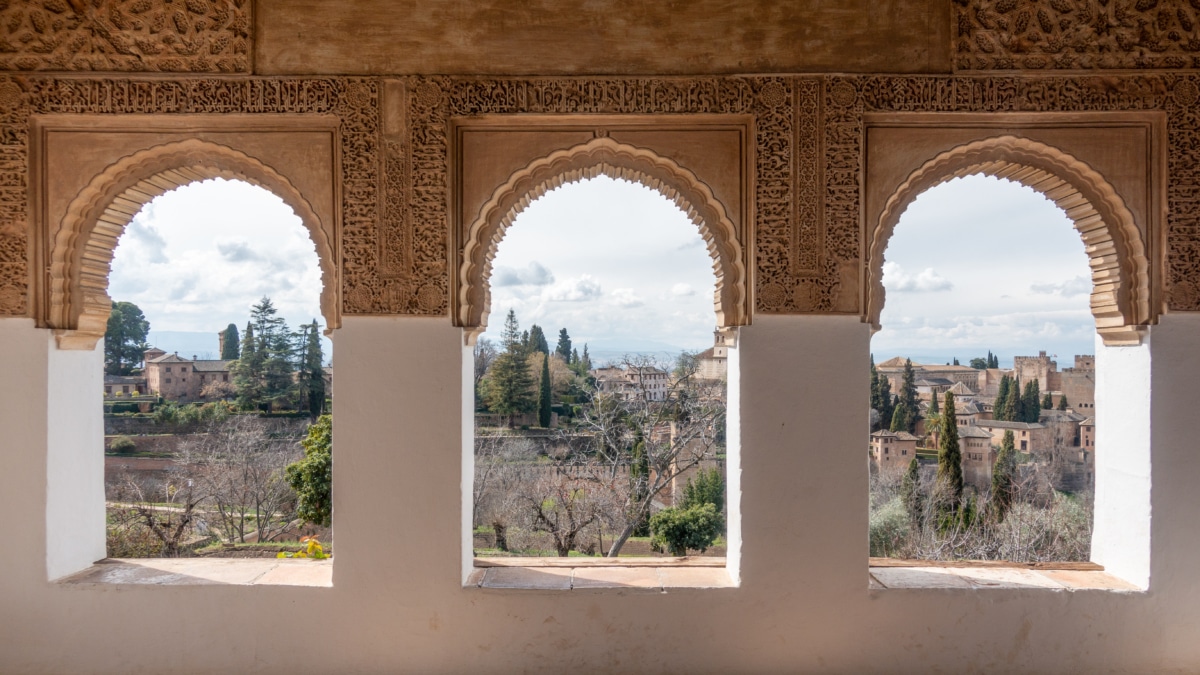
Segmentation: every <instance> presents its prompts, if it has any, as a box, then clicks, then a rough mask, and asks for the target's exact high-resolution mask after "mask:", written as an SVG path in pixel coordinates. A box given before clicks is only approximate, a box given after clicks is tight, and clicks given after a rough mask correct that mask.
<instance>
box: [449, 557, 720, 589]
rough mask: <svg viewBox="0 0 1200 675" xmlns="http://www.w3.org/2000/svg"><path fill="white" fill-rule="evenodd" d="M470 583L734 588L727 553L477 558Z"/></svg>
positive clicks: (482, 585)
mask: <svg viewBox="0 0 1200 675" xmlns="http://www.w3.org/2000/svg"><path fill="white" fill-rule="evenodd" d="M466 585H467V586H468V587H473V588H476V587H477V588H491V589H527V590H542V591H570V590H584V589H598V588H623V589H631V590H642V591H648V592H660V593H661V592H666V591H668V590H671V589H677V588H679V589H682V588H733V587H735V586H736V584H734V583H733V581H732V580H731V579H730V578H729V573H728V572H727V571H726V570H725V558H716V557H684V558H476V559H475V570H474V571H473V572H472V573H471V576H470V578H469V579H468V580H467V584H466Z"/></svg>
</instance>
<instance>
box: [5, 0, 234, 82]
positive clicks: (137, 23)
mask: <svg viewBox="0 0 1200 675" xmlns="http://www.w3.org/2000/svg"><path fill="white" fill-rule="evenodd" d="M252 7H253V2H252V1H251V0H174V1H172V0H27V1H24V2H4V3H0V70H20V71H33V70H59V71H143V72H149V71H160V72H176V73H189V72H191V73H205V72H220V73H246V72H250V69H251V25H252V17H251V10H252Z"/></svg>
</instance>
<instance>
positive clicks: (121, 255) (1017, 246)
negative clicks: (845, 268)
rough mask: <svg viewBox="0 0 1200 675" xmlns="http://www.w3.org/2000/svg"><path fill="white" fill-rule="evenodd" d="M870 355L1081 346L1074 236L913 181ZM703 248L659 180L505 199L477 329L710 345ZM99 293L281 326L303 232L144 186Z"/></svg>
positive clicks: (301, 318) (156, 320)
mask: <svg viewBox="0 0 1200 675" xmlns="http://www.w3.org/2000/svg"><path fill="white" fill-rule="evenodd" d="M884 269H885V274H884V284H885V286H886V288H887V302H886V305H885V307H884V311H883V315H882V317H881V324H882V326H883V330H881V331H880V332H879V333H877V334H876V335H875V337H874V339H873V341H872V351H873V352H874V353H875V355H876V360H883V359H886V358H889V357H891V356H896V355H905V356H912V357H913V358H914V359H915V360H918V361H925V362H942V361H946V360H949V359H950V358H951V357H953V356H957V357H958V358H959V359H960V360H961V361H962V362H963V363H966V362H967V360H968V359H970V358H971V357H973V356H979V355H982V354H984V353H986V351H987V350H988V349H991V350H992V351H994V352H997V353H999V354H1001V356H1002V359H1003V360H1004V361H1007V360H1009V359H1011V357H1012V356H1013V355H1014V354H1029V353H1036V352H1037V351H1038V350H1042V349H1044V350H1046V351H1048V352H1049V353H1051V354H1059V355H1060V357H1061V358H1065V359H1068V360H1069V358H1070V355H1072V354H1085V353H1091V352H1092V351H1093V349H1094V347H1093V334H1094V331H1093V324H1092V319H1091V315H1090V313H1089V311H1088V293H1089V292H1090V289H1091V282H1090V275H1089V270H1088V266H1087V258H1086V256H1085V254H1084V251H1083V244H1082V242H1081V241H1080V239H1079V236H1078V234H1076V233H1075V231H1074V229H1073V228H1072V226H1071V223H1070V222H1069V221H1068V220H1067V219H1066V216H1065V215H1064V214H1063V213H1062V212H1061V211H1060V210H1058V208H1057V207H1055V206H1054V205H1053V204H1052V203H1051V202H1049V201H1048V200H1046V199H1045V198H1043V197H1042V196H1041V195H1039V194H1038V193H1036V192H1034V191H1032V190H1030V189H1028V188H1025V187H1023V186H1020V185H1017V184H1014V183H1009V182H1007V181H1000V180H996V179H992V178H985V177H979V176H973V177H968V178H963V179H956V180H954V181H951V182H949V183H945V184H943V185H941V186H938V187H935V188H933V189H931V190H929V191H928V192H926V193H924V194H922V195H921V196H920V197H918V198H917V199H916V201H914V202H913V204H912V205H911V206H910V207H909V209H908V211H907V212H905V214H904V215H903V217H902V218H901V220H900V224H899V225H898V226H897V228H896V233H895V235H894V237H893V238H892V241H891V243H890V244H889V246H888V249H887V252H886V262H885V268H884ZM714 283H715V280H714V276H713V272H712V261H711V259H710V258H709V255H708V252H707V251H706V249H705V246H704V242H703V240H702V239H701V238H700V235H699V233H698V231H697V228H696V226H695V225H693V224H692V223H691V222H689V221H688V219H687V218H686V216H685V215H684V214H683V212H682V211H680V210H679V209H678V208H677V207H676V206H675V205H674V204H672V203H671V202H669V201H668V200H667V199H666V198H665V197H663V196H662V195H661V194H660V193H658V192H655V191H653V190H650V189H649V188H646V187H644V186H642V185H639V184H634V183H629V182H626V181H620V180H613V179H610V178H607V177H603V176H601V177H598V178H595V179H592V180H588V181H581V182H579V183H573V184H570V185H565V186H562V187H560V188H558V189H556V190H553V191H551V192H549V193H547V194H546V195H544V196H543V197H541V198H540V199H538V200H536V201H535V202H533V203H532V204H530V206H529V207H528V208H527V209H526V210H525V211H524V212H522V213H521V214H520V215H519V216H518V217H517V219H516V220H515V222H514V224H513V226H512V227H511V228H509V230H508V232H507V233H506V235H505V237H504V239H503V241H501V242H500V245H499V248H498V251H497V254H496V258H495V264H494V268H493V274H492V312H493V316H491V317H490V318H489V324H490V326H489V330H488V335H489V336H490V337H493V338H495V337H497V336H498V334H499V331H500V328H501V327H502V325H503V322H504V315H505V313H506V312H507V311H508V309H509V308H512V309H514V310H516V312H517V316H518V318H519V320H520V323H521V327H522V328H528V327H529V326H530V325H531V324H533V323H537V324H539V325H541V326H542V328H543V330H544V331H545V332H546V335H547V337H548V339H550V340H551V342H553V341H554V339H555V337H556V336H557V334H558V330H559V329H560V328H563V327H566V328H567V329H568V330H569V332H570V334H571V337H572V339H573V340H574V342H575V343H576V344H582V343H584V342H588V343H591V344H592V345H593V346H594V348H597V349H625V350H631V351H634V350H644V351H651V350H676V349H697V350H698V349H704V348H707V347H708V346H711V344H712V330H713V328H714V323H715V320H716V319H715V315H714V312H713V300H712V297H713V285H714ZM109 293H110V295H111V296H112V297H113V299H114V300H128V301H131V302H134V303H135V304H137V305H138V306H140V307H141V308H142V309H143V311H144V312H145V313H146V315H147V317H148V318H149V319H150V322H151V324H152V328H153V330H155V331H200V332H206V333H215V332H216V331H218V330H221V329H222V328H224V327H225V326H226V325H227V324H229V323H231V322H232V323H236V324H237V325H238V327H239V328H241V327H242V326H244V325H245V323H246V321H247V319H248V315H249V310H250V306H251V305H253V304H254V303H255V302H257V301H258V300H259V298H261V297H262V296H263V295H269V296H270V297H271V299H272V300H273V301H274V303H275V305H276V306H277V307H278V308H279V310H280V313H281V315H282V316H284V318H285V319H286V320H287V321H288V324H289V325H290V326H293V327H294V326H296V325H298V324H299V323H300V322H308V321H311V320H312V319H313V318H317V319H318V321H321V322H322V323H323V320H322V319H321V315H320V303H319V296H320V272H319V270H318V266H317V256H316V252H315V249H314V246H313V244H312V242H311V241H310V240H309V238H308V234H307V231H306V230H305V229H304V227H303V225H302V224H301V223H300V220H299V218H297V217H296V216H295V215H294V214H293V213H292V211H291V209H290V208H289V207H288V206H287V205H285V204H284V203H283V201H282V200H280V199H279V198H277V197H275V196H274V195H272V194H270V193H269V192H267V191H265V190H263V189H261V188H257V187H254V186H251V185H248V184H246V183H241V182H237V181H222V180H215V181H206V182H204V183H201V184H193V185H190V186H186V187H184V188H181V189H179V190H175V191H173V192H170V193H168V194H166V195H163V196H161V197H159V198H157V199H155V200H154V201H153V202H152V203H151V204H150V205H148V206H147V207H146V208H145V209H143V211H142V212H141V213H140V214H138V215H137V216H136V217H135V218H134V220H133V222H132V223H131V224H130V226H129V227H128V228H126V231H125V234H124V235H123V236H122V237H121V240H120V243H119V245H118V247H117V251H116V255H115V256H114V259H113V271H112V276H111V282H110V288H109Z"/></svg>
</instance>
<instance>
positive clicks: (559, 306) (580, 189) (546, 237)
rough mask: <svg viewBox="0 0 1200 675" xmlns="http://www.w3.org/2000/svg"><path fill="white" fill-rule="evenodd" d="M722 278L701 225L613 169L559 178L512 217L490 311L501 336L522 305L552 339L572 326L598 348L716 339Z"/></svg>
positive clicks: (703, 343) (526, 318) (577, 337)
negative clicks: (573, 179)
mask: <svg viewBox="0 0 1200 675" xmlns="http://www.w3.org/2000/svg"><path fill="white" fill-rule="evenodd" d="M715 285H716V277H715V276H714V274H713V270H712V258H711V257H709V254H708V250H707V248H706V247H705V244H704V240H703V239H702V238H701V237H700V231H699V229H698V228H697V227H696V225H694V224H693V223H692V222H691V221H690V220H688V218H687V216H686V215H685V214H684V213H683V211H681V210H680V209H679V207H677V206H675V204H674V203H672V202H671V201H669V200H668V199H667V198H666V197H664V196H663V195H662V194H661V193H659V192H657V191H655V190H651V189H650V188H647V187H645V186H643V185H641V184H639V183H631V182H628V181H624V180H615V179H612V178H608V177H607V176H598V177H596V178H593V179H589V180H585V181H579V182H577V183H570V184H567V185H563V186H560V187H559V188H557V189H555V190H552V191H550V192H548V193H546V194H545V195H543V196H542V197H541V198H539V199H537V200H536V201H534V202H533V203H531V204H530V205H529V207H528V208H526V209H525V210H524V211H522V212H521V213H520V214H519V215H518V216H517V217H516V218H515V219H514V220H513V224H512V226H511V227H509V229H508V231H507V232H506V233H505V235H504V239H503V240H501V242H500V244H499V246H498V247H497V249H496V257H495V259H494V261H493V267H492V278H491V291H492V303H491V307H492V315H491V316H490V317H489V318H488V331H487V333H486V337H488V338H491V339H493V340H498V339H499V334H500V331H501V329H502V328H503V326H504V317H505V315H506V314H507V313H508V310H509V309H512V310H514V311H516V314H517V319H518V320H519V322H520V324H521V327H522V329H525V328H528V327H529V326H530V325H531V324H535V323H536V324H538V325H539V326H541V327H542V330H543V331H544V332H545V333H546V335H547V339H549V340H551V341H552V342H553V341H554V340H556V339H557V336H558V331H559V329H560V328H564V327H565V328H566V329H567V331H568V333H569V334H570V335H571V340H572V342H573V343H575V344H576V345H582V344H583V343H588V344H589V346H590V348H591V349H593V350H595V349H597V348H599V349H601V350H620V349H626V350H631V351H633V350H646V351H652V350H661V351H678V350H680V349H689V350H703V349H707V348H708V347H711V346H712V340H713V335H712V332H713V329H715V328H716V320H717V319H716V312H715V310H714V308H713V292H714V288H715Z"/></svg>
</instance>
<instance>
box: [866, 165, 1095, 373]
mask: <svg viewBox="0 0 1200 675" xmlns="http://www.w3.org/2000/svg"><path fill="white" fill-rule="evenodd" d="M883 283H884V288H885V290H886V293H887V297H886V300H885V303H884V308H883V312H882V314H881V315H880V326H881V328H882V329H881V330H880V331H879V332H878V333H876V334H875V336H874V338H873V339H872V341H871V349H872V352H873V353H874V354H875V360H876V361H877V362H878V361H882V360H885V359H887V358H891V357H892V356H909V357H911V358H913V360H914V361H918V362H922V363H945V362H946V361H948V360H950V359H951V358H953V357H955V356H957V357H958V358H959V360H960V361H961V362H962V363H963V365H966V364H967V362H968V360H969V359H970V358H972V357H977V356H984V355H986V353H987V351H988V350H991V351H992V352H994V353H997V354H1000V355H1001V364H1002V365H1003V364H1005V363H1008V362H1011V360H1012V357H1013V356H1017V355H1020V356H1023V355H1031V354H1032V355H1036V354H1037V352H1038V351H1041V350H1045V351H1046V352H1047V353H1048V354H1057V355H1058V356H1059V357H1060V359H1065V360H1066V361H1067V362H1068V363H1070V361H1071V357H1072V356H1073V355H1075V354H1091V353H1094V351H1095V324H1094V322H1093V320H1092V316H1091V312H1090V309H1089V298H1088V296H1089V294H1090V293H1091V290H1092V285H1091V271H1090V269H1089V267H1088V259H1087V255H1086V253H1085V252H1084V247H1083V242H1082V240H1081V239H1080V237H1079V234H1078V233H1077V232H1076V231H1075V229H1074V226H1073V225H1072V223H1071V221H1070V220H1069V219H1068V218H1067V217H1066V214H1065V213H1063V212H1062V210H1061V209H1059V208H1058V207H1057V206H1056V205H1055V204H1054V203H1053V202H1051V201H1049V200H1048V199H1046V198H1045V197H1043V196H1042V195H1041V194H1040V193H1038V192H1035V191H1034V190H1032V189H1030V188H1027V187H1025V186H1023V185H1020V184H1018V183H1013V182H1010V181H1005V180H1000V179H996V178H991V177H986V176H967V177H965V178H957V179H954V180H952V181H949V182H947V183H943V184H941V185H939V186H936V187H934V188H931V189H929V190H927V191H925V192H924V193H922V194H921V195H919V196H918V197H917V199H915V200H914V201H913V203H912V204H910V205H909V208H908V210H907V211H905V212H904V214H903V215H902V216H901V218H900V222H899V224H898V225H897V226H896V231H895V233H894V234H893V235H892V239H891V241H890V242H889V243H888V247H887V250H886V251H885V253H884V276H883ZM1060 365H1061V363H1060Z"/></svg>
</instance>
